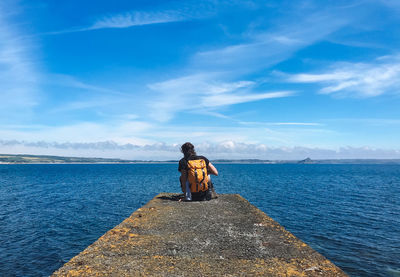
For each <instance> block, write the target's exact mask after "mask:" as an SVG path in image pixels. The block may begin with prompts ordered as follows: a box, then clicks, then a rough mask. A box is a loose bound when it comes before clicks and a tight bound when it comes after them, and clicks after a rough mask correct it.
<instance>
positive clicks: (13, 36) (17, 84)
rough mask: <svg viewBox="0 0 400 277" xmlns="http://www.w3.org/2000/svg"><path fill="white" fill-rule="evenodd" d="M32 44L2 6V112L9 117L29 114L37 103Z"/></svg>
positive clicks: (0, 26)
mask: <svg viewBox="0 0 400 277" xmlns="http://www.w3.org/2000/svg"><path fill="white" fill-rule="evenodd" d="M9 4H10V3H9ZM11 7H12V4H10V7H9V8H11ZM31 47H32V41H31V40H29V39H26V38H25V39H21V33H20V31H19V30H18V29H17V28H16V26H15V25H14V24H13V22H12V18H10V17H9V16H8V15H7V13H6V12H5V10H4V6H3V5H0V113H1V114H2V116H5V115H7V118H9V117H11V116H14V115H15V116H18V114H19V113H21V110H24V111H25V113H28V112H29V109H30V108H32V107H33V106H35V105H36V104H37V102H36V96H37V95H36V94H37V85H36V82H37V80H38V79H39V74H38V73H37V68H36V64H35V58H34V57H33V54H32V52H33V51H32V49H31ZM3 113H4V114H3Z"/></svg>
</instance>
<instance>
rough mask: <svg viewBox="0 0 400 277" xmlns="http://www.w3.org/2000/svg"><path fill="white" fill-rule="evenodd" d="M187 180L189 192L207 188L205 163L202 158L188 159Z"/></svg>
mask: <svg viewBox="0 0 400 277" xmlns="http://www.w3.org/2000/svg"><path fill="white" fill-rule="evenodd" d="M188 180H189V184H190V191H191V192H194V193H196V192H201V191H207V190H208V175H207V165H206V162H205V161H204V160H201V159H200V160H189V161H188Z"/></svg>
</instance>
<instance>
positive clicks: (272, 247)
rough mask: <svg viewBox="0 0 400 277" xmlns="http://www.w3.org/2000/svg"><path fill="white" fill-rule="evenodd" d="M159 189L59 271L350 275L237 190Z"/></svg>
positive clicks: (76, 273)
mask: <svg viewBox="0 0 400 277" xmlns="http://www.w3.org/2000/svg"><path fill="white" fill-rule="evenodd" d="M176 200H177V197H176V195H174V194H166V193H163V194H159V195H158V196H156V197H155V198H154V199H153V200H151V201H150V202H149V203H148V204H146V205H145V206H143V207H142V208H140V209H138V210H137V211H135V212H134V213H133V214H132V215H131V216H130V217H128V218H127V219H126V220H124V221H123V222H122V223H121V224H119V225H118V226H116V227H115V228H114V229H112V230H110V231H108V232H107V233H106V234H104V235H103V236H102V237H100V238H99V239H98V240H97V241H96V242H94V243H93V244H92V245H90V246H89V247H88V248H86V249H85V250H84V251H83V252H81V253H80V254H79V255H77V256H75V257H74V258H72V259H71V260H70V261H69V262H68V263H66V264H65V265H64V266H63V267H61V268H60V269H59V270H58V271H56V272H55V273H54V274H53V276H328V277H329V276H346V274H344V273H343V272H342V271H341V270H340V269H339V268H338V267H336V266H335V265H334V264H332V263H331V262H330V261H328V260H327V259H326V258H324V257H323V256H322V255H320V254H319V253H317V252H316V251H314V250H313V249H311V248H310V247H309V246H308V245H307V244H305V243H303V242H302V241H300V240H299V239H297V238H296V237H295V236H293V235H292V234H291V233H289V232H288V231H286V230H285V229H284V228H283V227H282V226H281V225H279V224H278V223H277V222H275V221H274V220H272V219H271V218H270V217H268V216H267V215H266V214H265V213H263V212H262V211H260V210H259V209H257V208H256V207H255V206H253V205H251V204H250V203H249V202H248V201H247V200H245V199H244V198H242V197H241V196H239V195H220V197H219V198H218V199H214V200H211V201H206V202H178V201H176Z"/></svg>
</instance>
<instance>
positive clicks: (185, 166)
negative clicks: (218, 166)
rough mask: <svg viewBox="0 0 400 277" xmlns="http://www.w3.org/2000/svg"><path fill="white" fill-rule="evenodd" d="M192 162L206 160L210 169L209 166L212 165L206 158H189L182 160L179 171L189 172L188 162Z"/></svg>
mask: <svg viewBox="0 0 400 277" xmlns="http://www.w3.org/2000/svg"><path fill="white" fill-rule="evenodd" d="M190 160H204V161H205V162H206V166H207V167H208V164H209V163H210V161H209V160H208V159H207V158H206V157H204V156H190V157H189V158H182V159H181V160H180V161H179V167H178V170H179V171H182V170H187V169H188V164H187V163H188V161H190Z"/></svg>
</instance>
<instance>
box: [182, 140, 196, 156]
mask: <svg viewBox="0 0 400 277" xmlns="http://www.w3.org/2000/svg"><path fill="white" fill-rule="evenodd" d="M181 151H182V153H183V156H184V157H185V158H188V157H190V156H195V155H196V151H194V145H193V144H191V143H190V142H185V143H184V144H182V146H181Z"/></svg>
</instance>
